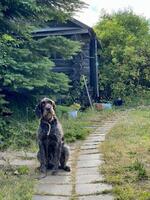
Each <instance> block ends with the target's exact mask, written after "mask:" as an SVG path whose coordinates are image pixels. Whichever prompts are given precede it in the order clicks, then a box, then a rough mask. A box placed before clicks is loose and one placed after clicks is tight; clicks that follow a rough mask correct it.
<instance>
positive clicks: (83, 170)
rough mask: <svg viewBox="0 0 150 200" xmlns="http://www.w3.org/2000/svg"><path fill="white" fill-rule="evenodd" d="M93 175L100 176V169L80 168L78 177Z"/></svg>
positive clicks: (77, 173)
mask: <svg viewBox="0 0 150 200" xmlns="http://www.w3.org/2000/svg"><path fill="white" fill-rule="evenodd" d="M84 174H85V175H86V174H93V175H97V176H99V171H98V167H86V168H78V169H77V172H76V175H77V176H78V175H84Z"/></svg>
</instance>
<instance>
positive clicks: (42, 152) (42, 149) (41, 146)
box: [38, 140, 47, 173]
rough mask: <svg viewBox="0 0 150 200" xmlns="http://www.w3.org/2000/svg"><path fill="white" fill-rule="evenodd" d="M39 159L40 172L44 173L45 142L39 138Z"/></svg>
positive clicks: (45, 163)
mask: <svg viewBox="0 0 150 200" xmlns="http://www.w3.org/2000/svg"><path fill="white" fill-rule="evenodd" d="M38 157H39V161H40V171H41V172H42V173H46V170H47V168H46V165H47V162H46V161H47V160H46V152H45V144H44V142H43V141H41V140H39V153H38Z"/></svg>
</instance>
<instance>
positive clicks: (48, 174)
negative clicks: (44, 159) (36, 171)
mask: <svg viewBox="0 0 150 200" xmlns="http://www.w3.org/2000/svg"><path fill="white" fill-rule="evenodd" d="M70 175H71V172H66V171H64V170H62V169H59V170H58V173H57V175H55V176H70ZM47 176H52V170H48V171H47ZM52 177H53V176H52Z"/></svg>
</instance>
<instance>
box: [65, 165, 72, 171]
mask: <svg viewBox="0 0 150 200" xmlns="http://www.w3.org/2000/svg"><path fill="white" fill-rule="evenodd" d="M63 169H64V170H65V171H66V172H70V171H71V168H70V167H69V166H65V167H64V168H63Z"/></svg>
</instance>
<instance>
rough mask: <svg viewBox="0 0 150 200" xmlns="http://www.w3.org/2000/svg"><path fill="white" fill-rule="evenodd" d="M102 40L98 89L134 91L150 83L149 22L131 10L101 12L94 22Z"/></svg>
mask: <svg viewBox="0 0 150 200" xmlns="http://www.w3.org/2000/svg"><path fill="white" fill-rule="evenodd" d="M95 31H96V33H97V35H98V37H99V38H100V39H101V41H102V45H103V52H102V57H101V61H100V89H101V93H102V95H104V96H105V97H118V96H121V97H125V96H131V95H134V94H136V93H138V92H140V91H141V90H148V88H149V87H150V81H149V80H150V70H149V67H150V59H149V58H150V33H149V23H148V20H146V19H145V18H144V17H142V16H138V15H136V14H134V13H133V11H132V10H125V11H119V12H117V13H113V14H106V13H105V14H103V15H102V16H101V18H100V20H99V22H98V23H97V25H96V26H95Z"/></svg>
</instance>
